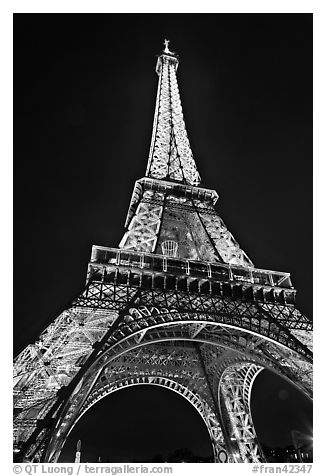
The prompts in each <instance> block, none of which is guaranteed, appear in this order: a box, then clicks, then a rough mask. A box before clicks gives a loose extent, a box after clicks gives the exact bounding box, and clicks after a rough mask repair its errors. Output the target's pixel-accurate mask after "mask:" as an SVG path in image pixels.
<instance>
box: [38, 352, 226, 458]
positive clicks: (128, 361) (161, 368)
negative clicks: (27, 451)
mask: <svg viewBox="0 0 326 476" xmlns="http://www.w3.org/2000/svg"><path fill="white" fill-rule="evenodd" d="M195 356H196V353H195V352H194V350H193V347H192V345H191V343H189V344H188V345H187V346H186V347H184V346H181V347H180V346H171V345H162V344H159V345H157V344H154V345H150V346H145V347H141V348H137V349H133V350H131V351H129V352H126V353H125V354H123V355H121V356H120V357H118V358H116V359H114V360H113V361H111V362H110V363H109V364H108V365H107V366H106V367H104V368H103V369H102V372H101V373H100V374H99V375H98V377H97V380H96V383H95V384H93V386H92V390H91V392H90V393H89V394H88V396H87V398H86V399H84V400H83V399H80V402H79V403H76V404H73V405H71V406H70V408H71V410H70V411H69V412H68V413H67V415H66V417H65V418H64V419H63V420H62V421H61V423H60V425H59V426H58V428H60V430H59V432H60V434H59V435H58V434H56V438H55V439H54V440H53V445H52V446H51V445H50V448H49V451H48V456H47V459H48V460H49V461H55V460H56V459H57V457H58V455H59V453H60V450H61V447H62V445H63V444H64V441H65V439H66V437H67V435H68V434H69V432H70V431H71V429H72V428H73V426H74V425H75V423H76V421H78V419H79V418H80V417H81V416H82V415H83V414H84V413H85V411H87V410H88V409H89V408H90V407H91V406H93V405H94V404H95V403H96V402H97V401H99V400H100V399H101V398H103V397H105V396H106V395H108V394H110V393H112V392H113V391H116V390H119V389H123V388H126V386H129V385H141V384H150V385H161V386H165V387H167V388H170V389H171V390H173V391H175V392H177V393H179V394H180V395H182V396H183V397H185V398H186V399H187V400H188V401H189V402H190V403H191V404H192V405H193V406H194V407H195V408H196V409H197V411H198V412H199V414H200V415H201V417H202V418H203V420H204V422H205V424H206V426H207V429H208V432H209V435H210V437H211V441H212V446H213V453H214V458H215V460H216V458H217V453H218V451H219V450H221V449H224V450H225V444H224V441H223V436H222V432H221V428H220V426H219V423H218V419H217V417H216V414H215V412H214V410H213V409H212V405H213V403H212V401H211V397H210V395H209V392H208V389H207V386H206V383H205V377H204V375H203V374H202V371H201V369H200V367H199V366H198V361H197V360H196V358H195ZM173 357H175V360H173ZM178 362H179V364H176V363H178ZM198 379H199V381H200V382H201V385H200V384H199V381H198Z"/></svg>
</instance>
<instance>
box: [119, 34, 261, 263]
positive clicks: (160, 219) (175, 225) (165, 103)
mask: <svg viewBox="0 0 326 476" xmlns="http://www.w3.org/2000/svg"><path fill="white" fill-rule="evenodd" d="M164 44H165V49H164V51H163V53H162V54H161V55H160V56H159V58H158V60H157V65H156V72H157V74H158V76H159V81H158V88H157V96H156V105H155V113H154V122H153V131H152V140H151V146H150V152H149V158H148V163H147V169H146V174H145V177H144V178H142V179H140V180H138V181H137V182H136V184H135V188H134V192H133V195H132V198H131V203H130V207H129V211H128V215H127V220H126V223H125V226H126V228H127V232H126V233H125V235H124V236H123V238H122V240H121V242H120V245H119V247H120V248H123V249H130V250H137V251H144V252H149V253H158V254H162V253H163V254H165V252H166V251H165V250H166V246H165V245H164V243H166V242H167V243H170V244H171V246H172V247H173V250H174V251H173V252H171V255H172V256H175V257H176V256H178V257H181V258H189V259H192V260H200V261H211V262H222V263H230V264H237V265H240V266H253V264H252V262H251V260H250V259H249V257H248V256H247V255H246V253H245V252H244V251H243V250H242V249H241V248H240V246H239V244H238V243H237V242H236V240H235V239H234V237H233V236H232V234H231V233H230V232H229V231H228V230H227V228H226V226H225V224H224V222H223V221H222V219H221V218H220V217H219V216H218V215H217V214H216V211H215V208H214V205H215V203H216V201H217V199H218V194H217V192H216V191H215V190H209V189H206V188H202V187H199V185H200V181H201V179H200V175H199V173H198V170H197V166H196V163H195V160H194V157H193V154H192V151H191V147H190V143H189V139H188V135H187V131H186V126H185V121H184V117H183V112H182V107H181V100H180V94H179V88H178V82H177V76H176V71H177V68H178V63H179V61H178V58H177V55H176V54H175V53H172V52H171V51H170V50H169V41H168V40H165V42H164ZM172 243H174V245H172ZM171 246H170V247H171Z"/></svg>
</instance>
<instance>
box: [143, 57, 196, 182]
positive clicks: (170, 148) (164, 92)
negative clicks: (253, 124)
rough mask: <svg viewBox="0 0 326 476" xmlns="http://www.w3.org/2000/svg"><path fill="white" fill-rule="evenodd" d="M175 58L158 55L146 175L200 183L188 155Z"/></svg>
mask: <svg viewBox="0 0 326 476" xmlns="http://www.w3.org/2000/svg"><path fill="white" fill-rule="evenodd" d="M177 65H178V60H177V59H176V57H175V56H170V55H166V54H164V55H161V56H160V57H159V59H158V67H157V71H158V74H159V84H158V93H157V101H156V111H155V117H154V124H153V135H152V143H151V149H150V154H149V159H148V165H147V171H146V175H147V176H148V177H153V178H158V179H169V180H173V181H179V182H183V183H187V184H191V185H198V184H199V183H200V176H199V173H198V171H197V167H196V164H195V161H194V159H193V156H192V151H191V148H190V144H189V140H188V136H187V132H186V128H185V123H184V119H183V114H182V107H181V101H180V95H179V89H178V83H177V79H176V68H177Z"/></svg>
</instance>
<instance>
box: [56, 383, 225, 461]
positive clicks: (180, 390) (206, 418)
mask: <svg viewBox="0 0 326 476" xmlns="http://www.w3.org/2000/svg"><path fill="white" fill-rule="evenodd" d="M139 385H154V386H158V387H163V388H166V389H168V390H171V391H173V392H175V393H177V394H178V395H180V396H182V397H183V398H184V399H185V400H187V401H188V402H189V403H190V404H191V405H192V406H193V407H194V408H195V409H196V411H197V412H198V414H199V416H200V417H201V418H202V420H203V422H204V423H205V426H206V428H207V431H208V434H209V437H210V440H211V444H212V452H213V456H214V461H215V462H219V459H218V458H219V453H220V452H221V451H222V452H223V453H226V448H225V443H224V439H223V434H222V431H221V427H220V425H219V422H218V420H217V417H216V414H215V412H214V410H213V409H212V408H211V407H210V405H209V404H208V403H207V402H206V401H205V400H204V399H203V398H201V397H200V396H199V395H197V394H195V393H193V392H192V391H191V390H190V389H189V387H185V386H184V385H182V384H180V383H179V382H178V381H177V380H173V379H172V378H166V377H163V376H160V375H155V376H153V375H145V374H144V375H138V376H134V377H129V378H128V377H125V378H123V377H121V378H119V379H117V380H114V381H111V382H109V381H106V382H105V383H104V384H99V385H97V387H96V389H95V390H94V391H93V392H92V393H91V394H90V395H89V397H88V398H87V400H86V402H85V404H84V406H83V408H82V410H81V411H80V412H79V414H78V417H77V418H76V419H75V420H73V422H72V424H71V426H70V428H69V431H68V432H67V434H66V436H65V438H64V439H63V438H60V439H59V440H57V442H56V445H55V447H54V448H53V449H52V451H53V453H52V455H51V456H50V454H49V459H51V461H56V460H57V459H58V457H59V455H60V452H61V450H62V448H63V446H64V444H65V441H66V440H67V438H68V436H69V434H70V433H71V431H72V430H73V428H74V427H75V425H76V424H77V422H78V421H79V420H80V419H81V418H82V417H83V415H84V414H85V413H86V412H87V411H88V410H90V408H92V407H93V406H94V405H96V403H98V402H99V401H100V400H102V399H103V398H105V397H107V396H108V395H110V394H112V393H114V392H117V391H119V390H124V389H126V388H128V387H131V386H139ZM49 453H51V451H49Z"/></svg>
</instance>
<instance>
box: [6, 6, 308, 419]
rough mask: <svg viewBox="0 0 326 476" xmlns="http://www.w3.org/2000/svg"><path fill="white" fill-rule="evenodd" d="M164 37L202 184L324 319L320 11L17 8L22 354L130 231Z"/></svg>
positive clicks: (18, 343) (238, 231)
mask: <svg viewBox="0 0 326 476" xmlns="http://www.w3.org/2000/svg"><path fill="white" fill-rule="evenodd" d="M165 37H166V38H169V39H170V40H171V43H170V46H171V49H172V50H175V51H177V52H178V53H179V55H180V65H179V69H178V80H179V87H180V91H181V100H182V104H183V110H184V115H185V120H186V126H187V130H188V135H189V138H190V143H191V146H192V150H193V153H194V156H195V159H196V161H197V166H198V168H199V171H200V173H201V176H202V184H203V186H206V187H208V188H214V189H216V190H217V192H218V193H219V195H220V199H219V201H218V203H217V210H218V212H219V214H220V215H221V216H222V218H223V219H224V221H225V222H226V224H227V226H228V227H229V229H230V231H231V232H232V233H233V234H234V236H235V238H236V239H237V240H238V241H239V243H240V245H241V247H242V248H243V249H244V250H245V251H246V252H247V254H248V255H249V256H250V258H251V259H252V260H253V262H254V263H255V265H256V266H257V267H260V268H266V269H275V270H280V271H289V272H290V273H291V275H292V279H293V282H294V285H295V286H296V288H297V289H298V296H297V301H298V306H299V307H300V309H301V310H302V311H303V312H304V313H305V314H306V315H307V316H309V317H310V318H311V319H312V15H310V14H265V15H261V14H241V15H234V14H233V15H229V14H208V15H203V14H201V15H199V14H196V15H190V14H180V15H176V14H173V15H172V14H169V15H168V14H156V15H153V14H124V15H120V14H119V15H117V14H101V15H97V14H87V15H83V14H73V15H68V14H65V15H55V14H46V15H43V14H37V15H35V14H15V15H14V232H15V233H14V247H15V254H14V269H15V278H14V290H15V302H14V353H15V354H16V353H18V352H19V351H20V350H22V348H24V347H25V346H26V345H27V344H28V343H29V342H32V341H35V340H36V339H37V337H38V335H39V334H40V332H41V331H42V330H43V329H44V328H45V327H46V326H47V325H48V324H49V323H50V322H51V321H52V320H53V319H54V318H55V317H57V315H58V314H59V313H60V312H61V311H62V310H63V309H64V308H65V307H66V306H67V305H69V303H70V302H71V300H72V299H73V298H74V297H75V296H76V295H78V293H79V292H80V291H81V290H82V288H83V285H84V282H85V274H86V268H87V262H88V259H89V257H90V251H91V245H92V244H98V245H104V246H117V245H118V243H119V241H120V239H121V237H122V234H123V224H124V220H125V216H126V212H127V208H128V205H129V200H130V196H131V192H132V188H133V184H134V181H135V180H136V179H138V178H140V177H142V176H143V175H144V173H145V167H146V161H147V157H148V151H149V145H150V138H151V127H152V121H153V114H154V106H155V96H156V88H157V76H156V73H155V63H156V55H157V54H159V53H160V51H161V50H162V41H163V39H164V38H165ZM262 375H263V374H262ZM257 385H258V384H257ZM112 398H113V397H112ZM162 398H163V397H162ZM196 418H197V415H196ZM258 418H259V417H258ZM261 418H262V416H261ZM200 424H201V422H200Z"/></svg>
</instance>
